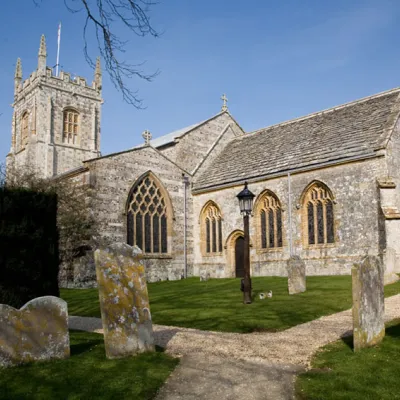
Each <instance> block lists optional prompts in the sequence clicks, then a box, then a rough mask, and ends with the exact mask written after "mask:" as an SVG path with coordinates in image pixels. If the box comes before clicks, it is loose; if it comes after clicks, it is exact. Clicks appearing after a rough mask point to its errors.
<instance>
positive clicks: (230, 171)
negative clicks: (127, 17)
mask: <svg viewBox="0 0 400 400" xmlns="http://www.w3.org/2000/svg"><path fill="white" fill-rule="evenodd" d="M101 89H102V72H101V65H100V60H98V61H97V64H96V69H95V72H94V79H93V83H92V84H89V83H88V82H87V81H86V79H85V78H82V77H74V78H72V77H71V75H70V74H68V73H67V72H61V73H60V75H59V76H55V75H54V74H53V72H52V69H51V68H49V67H47V65H46V43H45V38H44V36H42V38H41V42H40V48H39V56H38V67H37V70H36V71H34V72H33V73H32V74H31V75H30V76H29V78H27V79H25V80H23V78H22V65H21V61H20V60H18V62H17V66H16V71H15V85H14V102H13V108H14V112H13V120H12V135H11V149H10V152H9V154H8V156H7V168H9V167H11V166H13V167H15V168H24V166H30V167H32V168H34V169H35V170H36V171H37V172H38V174H39V175H40V176H42V177H46V178H55V177H57V178H58V179H60V178H62V179H74V180H75V181H78V182H82V183H88V184H90V186H91V187H92V188H93V189H94V190H95V192H96V199H95V201H94V203H93V210H92V211H93V213H94V215H95V217H96V219H97V221H98V223H99V226H100V227H101V235H102V238H103V239H104V241H106V242H116V241H117V242H126V243H129V244H131V245H137V246H139V247H140V248H141V249H142V251H143V257H144V262H145V266H146V272H147V276H148V280H149V281H157V280H166V279H169V280H176V279H181V278H182V277H185V276H199V275H202V274H209V275H210V276H211V277H212V278H227V277H240V276H242V275H243V265H242V262H241V260H242V253H243V245H244V240H243V219H242V216H241V215H240V211H239V205H238V200H237V197H236V196H237V194H238V193H239V192H240V191H241V190H242V189H243V186H244V183H245V182H248V187H249V189H250V190H251V191H252V192H253V193H254V194H255V195H256V197H255V200H254V205H253V214H252V216H251V218H250V246H251V248H250V258H251V274H252V276H267V275H268V276H271V275H275V276H285V275H286V274H287V273H286V265H287V260H288V259H289V258H290V257H291V256H292V255H296V256H300V257H301V258H302V259H303V260H304V262H305V264H306V272H307V274H308V275H337V274H350V273H351V268H352V266H353V264H354V263H355V262H358V261H359V260H360V259H361V258H362V257H363V256H364V255H365V254H367V253H368V254H374V255H378V256H379V257H380V258H381V260H382V262H383V263H384V265H385V268H386V275H387V279H395V275H394V272H400V193H399V184H400V122H399V116H400V88H397V89H393V90H389V91H386V92H383V93H379V94H376V95H373V96H370V97H366V98H363V99H359V100H356V101H353V102H350V103H347V104H343V105H340V106H337V107H333V108H330V109H327V110H323V111H319V112H316V113H313V114H310V115H306V116H304V117H301V118H296V119H293V120H290V121H286V122H282V123H280V124H276V125H273V126H268V127H265V128H261V129H259V130H257V131H254V132H245V131H244V130H243V129H242V128H241V127H240V125H239V123H238V122H237V121H236V120H235V119H234V118H233V116H232V115H231V114H230V112H229V110H228V107H227V103H226V100H227V99H226V97H225V96H223V98H222V100H223V105H222V109H221V110H220V111H219V112H218V113H216V114H215V115H213V116H210V118H208V119H206V120H204V121H202V122H199V123H196V124H194V125H191V126H189V127H186V128H183V129H180V130H178V131H175V132H171V133H168V134H167V135H165V136H162V137H158V138H153V137H152V135H151V132H149V131H145V132H144V133H143V144H141V145H139V146H136V147H134V148H130V149H127V150H125V151H121V152H118V153H113V154H108V155H101V153H100V120H101V106H102V103H103V100H102V91H101ZM106 134H107V133H106ZM88 268H92V266H89V265H88ZM74 280H75V282H74V284H76V285H77V286H82V285H83V286H84V285H85V284H86V283H88V282H83V281H82V279H81V277H80V275H79V274H76V276H75V277H74Z"/></svg>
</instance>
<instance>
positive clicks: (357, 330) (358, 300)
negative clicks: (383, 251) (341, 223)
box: [351, 256, 385, 351]
mask: <svg viewBox="0 0 400 400" xmlns="http://www.w3.org/2000/svg"><path fill="white" fill-rule="evenodd" d="M351 275H352V285H353V288H352V291H353V330H354V332H353V334H354V351H358V350H361V349H362V348H364V347H370V346H374V345H376V344H378V343H380V342H381V341H382V339H383V338H384V336H385V323H384V319H383V317H384V311H385V297H384V292H383V268H382V264H381V262H380V260H379V258H378V257H376V256H366V257H365V258H364V259H363V260H362V262H361V263H360V264H355V265H354V267H353V268H352V270H351Z"/></svg>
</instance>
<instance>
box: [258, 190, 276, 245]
mask: <svg viewBox="0 0 400 400" xmlns="http://www.w3.org/2000/svg"><path fill="white" fill-rule="evenodd" d="M255 217H256V218H255V223H256V232H257V248H258V250H269V249H280V248H282V247H283V223H282V205H281V202H280V201H279V199H278V197H277V196H276V195H275V193H273V192H271V191H270V190H266V191H264V192H263V193H261V195H260V196H259V198H258V200H257V201H256V204H255Z"/></svg>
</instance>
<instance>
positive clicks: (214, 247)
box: [200, 201, 223, 256]
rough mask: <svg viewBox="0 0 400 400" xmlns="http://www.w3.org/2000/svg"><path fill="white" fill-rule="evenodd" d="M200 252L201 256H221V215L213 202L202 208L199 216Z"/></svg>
mask: <svg viewBox="0 0 400 400" xmlns="http://www.w3.org/2000/svg"><path fill="white" fill-rule="evenodd" d="M200 224H201V250H202V253H203V255H206V256H211V255H218V254H222V236H223V235H222V215H221V210H220V208H219V207H218V206H217V204H215V203H214V202H213V201H209V202H208V203H206V205H205V206H204V207H203V210H202V211H201V215H200Z"/></svg>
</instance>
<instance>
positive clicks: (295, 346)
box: [69, 295, 400, 400]
mask: <svg viewBox="0 0 400 400" xmlns="http://www.w3.org/2000/svg"><path fill="white" fill-rule="evenodd" d="M394 318H400V295H396V296H393V297H390V298H387V299H386V300H385V320H386V321H390V320H392V319H394ZM69 324H70V328H72V329H82V330H88V331H92V332H99V333H102V326H101V320H100V319H98V318H85V317H74V316H71V317H70V320H69ZM154 332H155V342H156V344H157V345H159V346H162V347H164V348H165V349H166V352H167V353H169V354H172V355H176V356H183V357H182V360H181V363H180V365H179V366H178V368H177V369H176V370H175V371H174V372H173V373H172V375H171V376H170V378H169V379H168V380H167V383H166V385H165V386H164V387H163V388H162V390H161V391H160V393H159V395H158V396H157V400H178V399H182V400H183V399H184V400H192V399H193V400H195V399H196V400H197V399H207V400H213V399H214V398H215V399H218V400H223V399H225V398H226V399H228V398H229V399H232V400H235V399H239V398H240V399H243V398H244V397H245V398H247V399H249V400H250V399H254V400H261V399H262V400H264V399H274V400H279V399H292V398H293V381H294V376H295V374H296V373H297V372H299V371H300V370H302V369H304V368H306V367H307V366H309V362H310V360H311V357H312V355H313V354H314V353H315V351H316V350H317V349H318V348H319V347H321V346H324V345H326V344H328V343H330V342H333V341H335V340H338V339H340V338H341V337H343V336H346V335H350V334H351V333H352V317H351V310H347V311H343V312H340V313H337V314H333V315H330V316H327V317H322V318H318V319H316V320H314V321H311V322H307V323H305V324H301V325H297V326H295V327H293V328H290V329H287V330H285V331H283V332H276V333H251V334H238V333H222V332H208V331H200V330H196V329H186V328H179V327H171V326H163V325H154Z"/></svg>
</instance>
